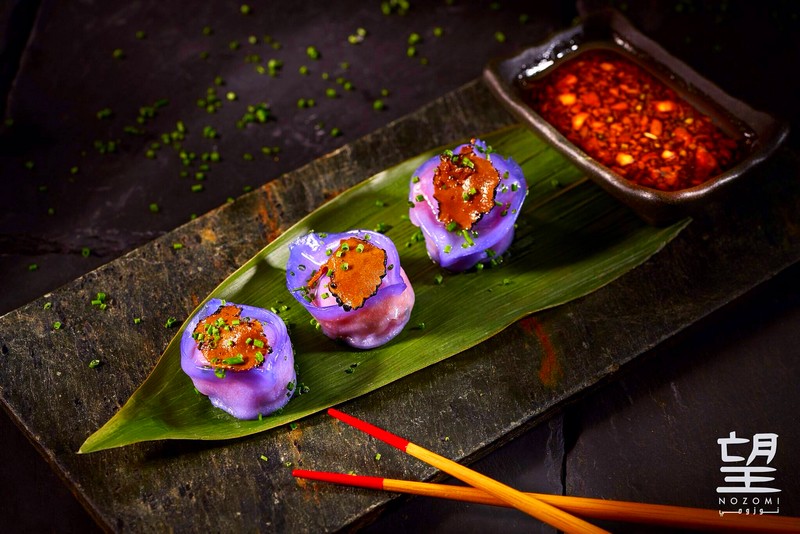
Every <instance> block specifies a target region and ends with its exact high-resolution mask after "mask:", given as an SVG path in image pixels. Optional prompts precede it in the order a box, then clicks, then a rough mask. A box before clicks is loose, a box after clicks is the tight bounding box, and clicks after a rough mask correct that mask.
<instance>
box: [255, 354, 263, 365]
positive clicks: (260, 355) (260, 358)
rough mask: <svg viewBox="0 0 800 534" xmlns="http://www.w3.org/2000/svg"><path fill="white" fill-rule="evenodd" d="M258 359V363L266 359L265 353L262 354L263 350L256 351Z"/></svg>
mask: <svg viewBox="0 0 800 534" xmlns="http://www.w3.org/2000/svg"><path fill="white" fill-rule="evenodd" d="M256 361H257V362H258V363H261V362H263V361H264V355H263V354H261V352H258V351H256Z"/></svg>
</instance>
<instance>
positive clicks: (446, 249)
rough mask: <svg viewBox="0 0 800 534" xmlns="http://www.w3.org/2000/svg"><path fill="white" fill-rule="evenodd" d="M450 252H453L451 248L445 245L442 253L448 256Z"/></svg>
mask: <svg viewBox="0 0 800 534" xmlns="http://www.w3.org/2000/svg"><path fill="white" fill-rule="evenodd" d="M451 250H453V247H452V246H451V245H445V247H444V253H445V254H450V251H451Z"/></svg>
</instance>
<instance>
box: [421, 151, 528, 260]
mask: <svg viewBox="0 0 800 534" xmlns="http://www.w3.org/2000/svg"><path fill="white" fill-rule="evenodd" d="M527 190H528V186H527V183H526V182H525V177H524V176H523V174H522V169H521V168H520V166H519V165H518V164H517V163H516V162H515V161H514V160H513V159H511V158H504V157H502V156H501V155H499V154H497V153H496V152H493V151H492V149H491V147H489V146H488V145H487V144H486V143H485V142H483V141H481V140H479V139H472V141H470V142H469V143H468V144H465V145H461V146H458V147H456V148H455V149H454V150H445V151H444V152H443V153H442V154H440V155H438V156H434V157H433V158H431V159H429V160H428V161H426V162H425V163H423V164H422V165H421V166H420V167H419V168H418V169H417V170H416V172H414V174H412V177H411V186H410V191H409V198H408V199H409V205H410V208H409V219H410V220H411V222H412V223H413V224H414V225H415V226H418V227H419V228H420V230H422V233H423V235H424V236H425V246H426V248H427V250H428V256H430V258H431V259H432V260H433V261H434V262H436V263H438V264H439V265H441V266H442V267H444V268H445V269H448V270H450V271H465V270H467V269H469V268H471V267H473V266H475V265H477V264H478V263H484V262H489V261H492V259H494V258H495V257H498V256H500V255H502V254H503V253H505V251H506V250H507V249H508V247H509V246H510V245H511V241H512V240H513V239H514V225H515V223H516V221H517V216H518V215H519V211H520V209H521V207H522V203H523V201H524V200H525V196H526V194H527Z"/></svg>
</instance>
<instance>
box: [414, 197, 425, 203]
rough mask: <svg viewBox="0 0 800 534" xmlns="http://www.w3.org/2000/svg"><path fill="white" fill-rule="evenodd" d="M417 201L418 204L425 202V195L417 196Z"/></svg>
mask: <svg viewBox="0 0 800 534" xmlns="http://www.w3.org/2000/svg"><path fill="white" fill-rule="evenodd" d="M416 199H417V202H422V201H423V200H425V197H424V196H423V195H417V196H416Z"/></svg>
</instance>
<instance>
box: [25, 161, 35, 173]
mask: <svg viewBox="0 0 800 534" xmlns="http://www.w3.org/2000/svg"><path fill="white" fill-rule="evenodd" d="M33 167H34V163H33V161H32V160H28V161H26V162H25V168H26V169H28V170H29V171H32V170H33Z"/></svg>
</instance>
